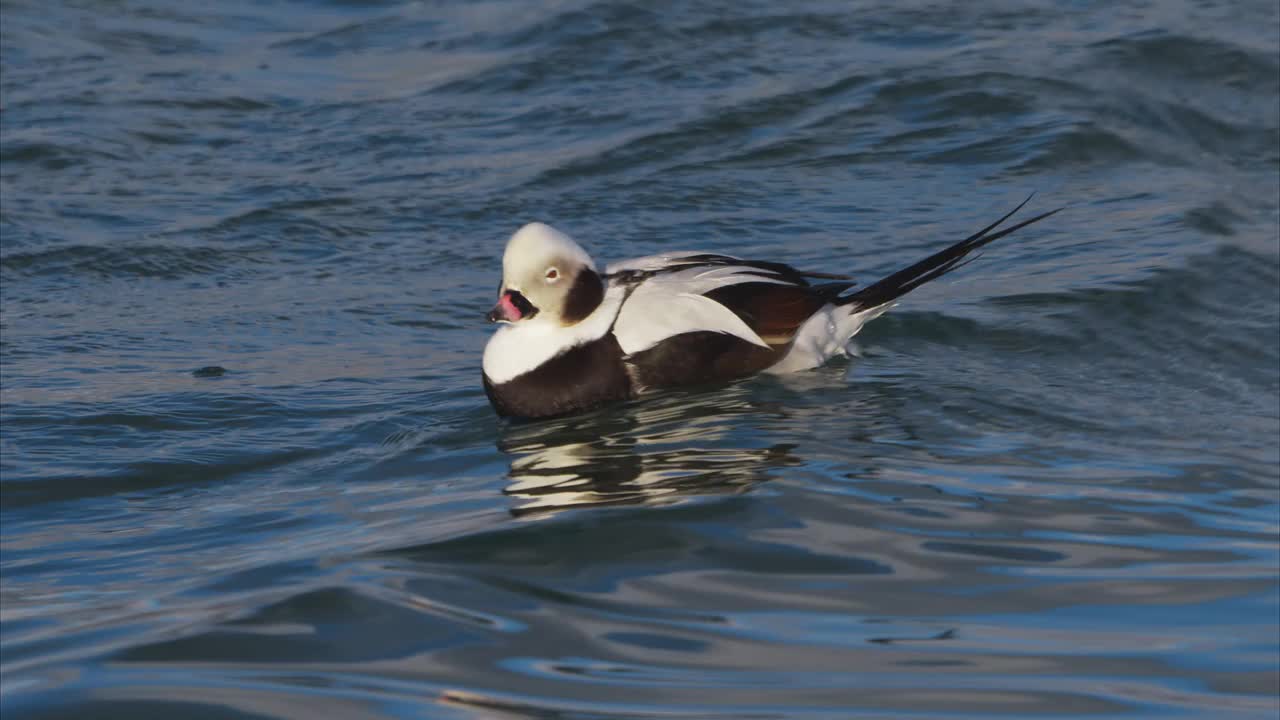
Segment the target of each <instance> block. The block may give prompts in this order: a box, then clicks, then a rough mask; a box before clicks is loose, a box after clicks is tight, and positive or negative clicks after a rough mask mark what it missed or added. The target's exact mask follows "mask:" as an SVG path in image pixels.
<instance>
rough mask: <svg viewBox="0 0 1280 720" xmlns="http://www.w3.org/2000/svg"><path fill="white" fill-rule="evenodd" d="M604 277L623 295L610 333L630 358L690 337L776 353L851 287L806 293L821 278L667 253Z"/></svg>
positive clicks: (617, 267) (778, 266)
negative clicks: (703, 335) (729, 338)
mask: <svg viewBox="0 0 1280 720" xmlns="http://www.w3.org/2000/svg"><path fill="white" fill-rule="evenodd" d="M606 276H607V277H608V279H609V282H610V283H611V284H613V285H622V286H625V287H626V288H627V291H628V295H627V299H626V300H625V301H624V302H623V305H622V309H621V311H620V312H619V314H618V318H617V321H616V322H615V323H614V328H613V332H614V335H615V336H616V337H617V339H618V343H619V345H621V347H622V349H623V351H624V352H626V353H627V354H628V355H631V354H635V353H638V352H642V351H644V350H647V349H649V348H652V347H654V346H655V345H657V344H658V343H661V342H662V341H664V340H667V339H669V338H672V337H675V336H677V335H681V334H684V333H694V332H714V333H724V334H727V335H733V336H735V337H738V338H740V339H742V340H745V341H746V342H748V343H751V344H752V345H757V346H760V347H765V348H776V347H778V346H782V345H786V344H787V343H789V342H791V339H792V338H793V337H794V335H795V332H796V330H797V329H798V328H799V327H800V325H801V324H803V323H804V321H805V320H807V319H808V318H809V317H810V316H811V315H812V314H813V313H814V312H815V311H817V310H818V309H819V308H821V307H822V306H824V305H825V304H827V303H828V302H829V301H830V300H831V299H832V298H834V297H835V296H838V295H839V294H840V293H841V292H843V291H844V290H847V289H848V288H850V287H852V286H853V283H852V282H851V281H847V280H845V281H842V282H831V283H824V284H821V285H811V284H810V283H809V281H808V278H828V279H830V278H833V277H836V276H832V275H829V274H827V273H814V272H805V271H801V270H797V269H796V268H793V267H791V266H790V265H785V264H783V263H775V262H768V261H756V260H742V259H739V258H735V257H731V256H728V255H718V254H714V253H699V252H687V253H668V254H663V255H651V256H649V257H644V258H637V259H635V260H628V261H624V262H621V263H616V264H613V265H610V266H609V267H608V268H607V269H606Z"/></svg>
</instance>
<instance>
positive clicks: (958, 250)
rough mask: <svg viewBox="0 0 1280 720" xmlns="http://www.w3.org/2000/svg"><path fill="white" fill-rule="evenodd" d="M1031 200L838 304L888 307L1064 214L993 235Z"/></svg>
mask: <svg viewBox="0 0 1280 720" xmlns="http://www.w3.org/2000/svg"><path fill="white" fill-rule="evenodd" d="M1031 197H1033V196H1029V197H1027V199H1026V200H1023V201H1022V202H1021V203H1019V204H1018V207H1016V208H1014V209H1013V210H1010V211H1009V213H1008V214H1007V215H1005V216H1004V217H1002V218H1000V219H999V220H997V221H995V222H993V223H991V224H990V225H988V226H986V227H985V228H983V229H981V230H979V231H978V232H976V233H974V234H972V235H970V236H969V237H967V238H965V239H964V240H961V241H960V242H958V243H956V244H955V245H952V246H951V247H949V248H947V249H946V250H942V251H940V252H937V253H935V254H933V255H930V256H929V257H927V258H925V259H924V260H921V261H920V262H918V263H916V264H915V265H912V266H911V267H908V268H903V269H902V270H899V271H898V272H896V273H894V274H892V275H890V276H889V277H886V278H884V279H883V280H879V281H877V282H875V283H873V284H871V285H868V286H867V287H865V288H862V289H861V290H859V291H857V292H855V293H851V294H849V295H846V296H844V297H842V298H840V300H839V301H838V302H839V304H841V305H848V306H851V307H850V310H853V311H854V312H858V311H861V310H868V309H871V308H877V307H881V306H884V305H887V304H889V303H891V302H893V301H894V300H897V299H898V298H900V297H902V296H903V295H906V294H907V293H909V292H911V291H912V290H915V289H916V288H918V287H920V286H921V285H923V284H925V283H927V282H929V281H930V280H934V279H936V278H939V277H942V276H943V275H946V274H947V273H949V272H951V271H952V270H955V269H956V268H958V267H961V266H962V265H967V264H969V263H970V262H971V261H973V260H974V258H972V257H967V256H968V255H969V253H971V252H973V251H974V250H977V249H978V248H980V247H982V246H983V245H986V244H987V243H991V242H995V241H996V240H999V239H1000V238H1002V237H1004V236H1005V235H1008V234H1009V233H1012V232H1015V231H1017V230H1020V229H1022V228H1024V227H1026V226H1028V225H1030V224H1031V223H1034V222H1039V221H1041V220H1043V219H1045V218H1047V217H1049V216H1050V215H1053V214H1054V213H1057V212H1059V211H1061V210H1062V208H1058V209H1057V210H1050V211H1049V212H1047V213H1042V214H1040V215H1037V216H1035V217H1033V218H1031V219H1030V220H1024V221H1022V222H1020V223H1018V224H1017V225H1014V226H1012V227H1007V228H1005V229H1003V230H1000V231H999V232H992V231H993V230H995V229H996V228H997V227H999V226H1000V225H1001V224H1002V223H1003V222H1004V221H1005V220H1008V219H1009V218H1010V217H1012V216H1013V214H1014V213H1016V212H1018V211H1019V210H1021V209H1022V206H1023V205H1026V204H1027V203H1028V202H1030V201H1031ZM877 314H879V313H877Z"/></svg>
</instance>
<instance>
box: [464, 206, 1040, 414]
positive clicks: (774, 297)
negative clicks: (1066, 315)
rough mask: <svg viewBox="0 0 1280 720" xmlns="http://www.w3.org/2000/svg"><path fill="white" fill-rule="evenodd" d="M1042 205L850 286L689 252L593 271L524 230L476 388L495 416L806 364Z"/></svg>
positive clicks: (560, 245) (573, 252)
mask: <svg viewBox="0 0 1280 720" xmlns="http://www.w3.org/2000/svg"><path fill="white" fill-rule="evenodd" d="M1020 207H1021V205H1019V208H1020ZM1015 212H1016V209H1015ZM1012 214H1013V213H1010V214H1009V215H1012ZM1050 214H1052V213H1045V214H1044V215H1040V216H1038V217H1035V218H1032V219H1031V220H1028V221H1026V222H1023V223H1020V224H1018V225H1015V226H1013V227H1011V228H1008V229H1005V230H1001V231H999V232H992V230H994V229H995V227H996V226H998V225H999V224H1000V223H1001V222H1004V220H1006V219H1007V218H1008V217H1009V215H1006V216H1005V217H1004V218H1001V219H1000V220H999V221H998V222H996V223H994V224H993V225H991V226H990V227H987V228H986V229H984V230H982V231H981V232H979V233H976V234H974V235H973V236H971V237H969V238H967V239H965V240H963V241H961V242H959V243H957V244H955V245H952V246H951V247H949V248H947V249H945V250H943V251H941V252H939V253H937V254H935V255H933V256H931V257H929V258H927V259H925V260H923V261H921V262H919V263H916V264H915V265H913V266H911V267H909V268H906V269H904V270H902V271H900V272H897V273H894V274H893V275H890V276H889V277H887V278H885V279H883V280H881V281H879V282H877V283H875V284H873V285H870V286H868V287H866V288H863V289H861V290H857V291H852V292H851V290H852V288H853V287H854V283H853V282H852V281H851V280H848V279H846V278H842V277H840V276H835V275H830V274H826V273H816V272H805V271H801V270H796V269H795V268H792V267H790V266H788V265H784V264H781V263H774V262H760V261H747V260H741V259H738V258H734V257H730V256H726V255H717V254H711V253H698V252H683V253H671V254H664V255H654V256H650V257H644V258H638V259H635V260H628V261H625V262H621V263H615V264H613V265H610V266H609V267H607V268H606V269H605V272H604V273H599V272H597V271H596V269H595V266H594V263H592V261H591V258H590V256H588V255H587V254H586V252H585V251H583V250H582V248H581V247H580V246H578V244H577V243H575V242H574V241H573V240H572V239H571V238H570V237H569V236H567V235H565V234H563V233H561V232H559V231H557V230H555V229H554V228H551V227H549V226H547V225H543V224H541V223H533V224H530V225H526V226H525V227H523V228H521V229H520V230H519V231H518V232H517V233H516V234H515V235H514V236H512V238H511V241H510V243H509V244H508V246H507V251H506V253H505V254H504V256H503V270H504V274H503V287H502V290H501V292H500V295H499V302H498V305H497V306H495V307H494V310H493V311H492V312H491V313H490V320H493V321H500V322H503V323H505V324H504V325H503V326H502V327H501V328H499V329H498V331H497V332H496V333H495V334H494V336H493V338H492V339H491V340H490V341H489V344H488V345H487V346H486V347H485V352H484V388H485V392H486V394H487V395H488V396H489V401H490V403H491V404H492V405H493V408H494V410H495V411H497V413H498V414H499V415H503V416H514V417H526V418H534V417H551V416H555V415H566V414H571V413H576V412H581V411H585V410H589V409H592V408H595V407H598V406H600V405H603V404H606V403H610V402H615V401H619V400H625V399H628V398H634V397H637V396H639V395H641V394H643V393H645V392H647V391H650V390H657V389H662V388H671V387H680V386H686V385H696V384H703V383H711V382H720V381H728V380H735V379H738V378H743V377H747V376H750V375H755V374H757V373H761V372H773V373H786V372H795V371H798V370H805V369H809V368H813V367H817V366H819V365H822V364H823V363H825V362H826V361H827V360H829V359H830V358H832V357H833V356H836V355H839V354H841V353H843V352H844V348H845V346H846V345H847V344H848V342H849V340H850V339H851V338H852V337H853V336H854V335H855V334H856V333H857V332H858V331H859V330H860V329H861V328H862V326H863V325H864V324H865V323H866V322H867V321H868V320H871V319H872V318H875V317H876V316H878V315H880V314H881V313H883V312H884V311H885V310H887V309H888V308H889V306H890V305H891V304H892V302H893V301H894V300H895V299H897V298H898V297H900V296H902V295H904V294H906V293H907V292H910V291H911V290H912V289H914V288H916V287H918V286H919V285H921V284H923V283H925V282H928V281H929V280H932V279H934V278H936V277H938V276H940V275H943V274H945V273H946V272H948V271H950V270H953V269H955V268H956V267H957V266H959V265H960V264H963V259H964V258H965V256H966V255H968V254H969V253H970V252H972V251H973V250H976V249H977V248H979V247H981V246H983V245H986V244H987V243H989V242H991V241H993V240H996V239H998V238H1000V237H1003V236H1004V235H1007V234H1009V233H1011V232H1013V231H1014V230H1017V229H1018V228H1021V227H1023V226H1025V225H1028V224H1030V223H1032V222H1035V221H1036V220H1040V219H1042V218H1044V217H1047V216H1048V215H1050ZM811 280H812V281H818V280H820V281H821V282H811Z"/></svg>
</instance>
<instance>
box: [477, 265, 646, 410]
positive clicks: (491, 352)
mask: <svg viewBox="0 0 1280 720" xmlns="http://www.w3.org/2000/svg"><path fill="white" fill-rule="evenodd" d="M592 274H594V273H592ZM598 279H599V277H598V276H597V280H598ZM622 297H623V290H622V288H615V289H610V290H608V291H607V292H605V291H604V290H603V288H601V296H600V298H599V299H597V300H596V302H595V305H594V308H593V309H592V310H591V311H589V312H588V314H587V315H586V316H585V317H584V318H583V319H582V320H580V321H578V322H576V323H573V324H570V325H566V324H564V323H563V322H562V321H561V320H559V319H555V318H551V317H541V316H539V317H535V318H533V319H532V320H525V321H522V322H517V323H514V324H511V325H503V326H502V327H500V328H498V331H497V332H495V333H494V334H493V337H492V338H490V339H489V344H488V345H486V346H485V348H484V374H485V377H487V378H488V379H489V382H491V383H493V384H495V385H500V384H502V383H505V382H507V381H509V380H512V379H514V378H517V377H519V376H521V375H523V374H525V373H527V372H529V371H531V370H534V369H536V368H538V367H539V366H540V365H542V364H543V363H545V362H547V361H548V360H550V359H552V358H554V357H556V356H557V355H560V354H561V353H564V352H567V351H568V350H570V349H572V348H575V347H577V346H579V345H583V344H585V343H588V342H591V341H592V340H599V339H600V338H601V337H603V336H604V335H605V334H606V333H608V332H609V330H610V329H611V328H612V327H613V321H614V318H616V317H617V316H618V309H619V308H620V307H621V306H622ZM566 307H567V306H566Z"/></svg>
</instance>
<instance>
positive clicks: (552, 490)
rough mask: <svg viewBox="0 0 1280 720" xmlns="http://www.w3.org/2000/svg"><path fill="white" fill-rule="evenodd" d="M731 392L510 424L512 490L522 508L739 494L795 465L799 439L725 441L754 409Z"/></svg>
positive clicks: (502, 443)
mask: <svg viewBox="0 0 1280 720" xmlns="http://www.w3.org/2000/svg"><path fill="white" fill-rule="evenodd" d="M734 390H737V389H736V388H730V389H729V391H728V392H727V393H725V394H718V395H715V396H707V397H714V398H715V399H716V400H717V402H714V403H696V402H695V403H690V402H689V398H688V397H681V396H668V397H664V398H660V399H658V400H657V401H656V402H653V403H648V404H646V405H644V406H642V407H634V408H628V409H627V411H626V412H619V413H609V414H607V415H604V416H601V415H592V416H591V417H589V418H578V419H572V418H570V419H565V420H561V421H558V422H553V423H543V424H538V425H516V426H512V427H509V428H507V429H506V430H505V432H504V434H503V436H502V438H501V439H500V440H499V443H498V445H499V447H500V448H501V449H502V450H503V451H504V452H507V453H510V454H512V455H514V456H516V457H515V459H514V460H513V461H512V463H511V471H510V476H511V484H509V485H508V486H507V487H506V488H505V490H504V492H505V493H506V494H507V495H510V496H511V497H513V498H516V499H518V500H521V501H523V502H521V503H520V504H518V505H517V506H516V507H514V508H513V509H512V512H513V513H515V514H525V513H531V512H540V511H548V510H555V509H563V508H567V507H571V506H582V505H623V504H661V503H665V502H673V501H675V500H677V499H679V498H682V497H686V496H689V495H700V494H705V493H723V492H738V491H742V490H745V489H747V488H749V487H751V486H752V485H754V484H755V483H758V482H761V481H762V480H765V479H767V471H768V470H769V469H771V468H777V467H781V466H788V465H796V464H798V463H799V460H798V459H796V458H794V457H792V456H791V454H790V452H791V449H792V447H793V446H791V445H773V446H770V447H762V448H731V447H724V446H723V445H724V441H725V439H726V438H727V437H729V431H730V429H731V424H730V423H729V422H728V419H729V418H730V417H731V416H733V415H735V414H740V413H743V412H747V411H754V408H752V407H751V406H749V405H747V404H746V403H745V402H744V401H743V400H741V399H740V396H741V394H742V392H741V391H739V392H736V393H735V392H734Z"/></svg>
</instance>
